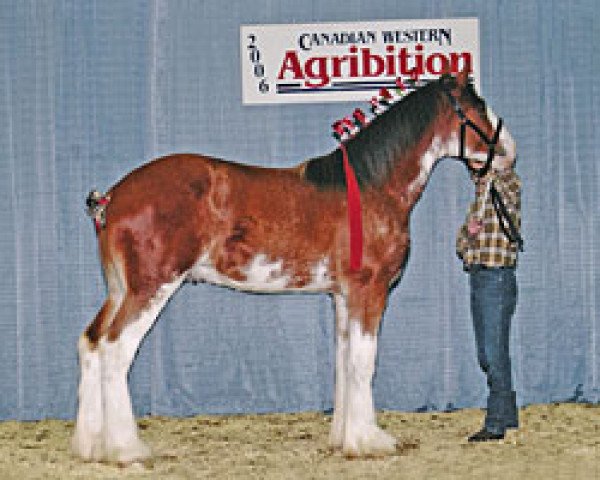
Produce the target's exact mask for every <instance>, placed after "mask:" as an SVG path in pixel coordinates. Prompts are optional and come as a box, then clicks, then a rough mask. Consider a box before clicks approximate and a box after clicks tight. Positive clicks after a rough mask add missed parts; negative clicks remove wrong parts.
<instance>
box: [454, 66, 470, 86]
mask: <svg viewBox="0 0 600 480" xmlns="http://www.w3.org/2000/svg"><path fill="white" fill-rule="evenodd" d="M469 73H470V71H469V68H468V67H467V66H465V68H463V69H462V71H460V72H458V74H457V75H456V85H457V86H458V88H461V89H463V88H465V87H466V86H467V85H468V83H469Z"/></svg>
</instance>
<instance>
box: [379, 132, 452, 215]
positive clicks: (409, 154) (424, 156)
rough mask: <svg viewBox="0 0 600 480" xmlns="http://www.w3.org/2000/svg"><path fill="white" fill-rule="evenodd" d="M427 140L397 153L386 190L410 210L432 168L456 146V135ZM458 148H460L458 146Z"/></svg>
mask: <svg viewBox="0 0 600 480" xmlns="http://www.w3.org/2000/svg"><path fill="white" fill-rule="evenodd" d="M426 138H427V140H425V141H423V142H419V143H418V144H416V145H414V146H413V147H411V148H409V149H407V150H406V151H404V152H401V153H399V154H398V158H397V159H396V161H395V162H394V165H395V167H394V169H393V171H392V173H391V175H390V178H389V181H388V182H387V183H386V185H385V188H386V190H387V191H388V192H389V194H390V195H391V196H392V197H394V198H396V199H397V201H398V202H400V203H401V204H402V205H401V206H402V207H403V208H406V207H408V208H409V209H410V208H412V206H413V205H414V204H415V203H416V202H417V201H418V200H419V197H420V196H421V193H422V192H423V190H424V188H425V186H426V185H427V182H428V180H429V177H430V175H431V172H432V170H433V167H434V166H435V164H436V163H437V162H438V161H439V160H440V159H441V158H442V157H444V156H448V155H450V154H451V152H452V149H453V148H454V147H455V144H456V145H457V143H458V142H457V140H456V138H455V136H454V135H450V134H445V135H439V134H430V135H428V136H427V137H426ZM456 148H458V147H456Z"/></svg>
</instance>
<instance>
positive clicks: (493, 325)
mask: <svg viewBox="0 0 600 480" xmlns="http://www.w3.org/2000/svg"><path fill="white" fill-rule="evenodd" d="M469 277H470V284H471V314H472V316H473V326H474V329H475V341H476V344H477V359H478V360H479V366H480V367H481V370H483V372H484V373H485V374H486V376H487V383H488V387H489V396H488V400H487V412H486V417H485V428H486V429H487V430H488V431H489V432H491V433H496V434H499V433H504V431H505V430H506V429H507V428H516V427H517V426H518V424H519V419H518V411H517V405H516V399H515V392H514V391H513V387H512V377H511V363H510V354H509V338H510V324H511V319H512V316H513V313H514V311H515V307H516V304H517V281H516V276H515V269H514V268H482V267H479V266H473V267H472V268H471V269H470V270H469Z"/></svg>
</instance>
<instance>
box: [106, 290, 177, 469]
mask: <svg viewBox="0 0 600 480" xmlns="http://www.w3.org/2000/svg"><path fill="white" fill-rule="evenodd" d="M181 282H182V280H181V279H178V280H177V281H175V282H173V283H170V284H166V285H163V286H162V287H161V289H160V290H159V291H158V293H157V295H156V296H155V297H154V299H153V300H152V301H151V302H150V305H149V307H148V308H147V309H146V310H144V311H142V312H141V314H140V316H139V318H137V319H135V320H134V321H133V322H132V323H130V324H129V325H127V326H126V327H125V328H124V329H123V331H122V332H121V334H120V335H119V337H118V338H117V339H116V340H115V341H114V342H110V341H108V340H106V339H102V340H101V342H100V356H101V361H102V389H103V392H104V397H103V398H104V404H103V407H104V430H103V436H104V445H105V458H106V459H107V460H109V461H116V462H120V463H131V462H135V461H138V460H143V459H145V458H148V457H149V456H150V455H151V452H150V448H149V447H148V446H147V445H146V444H145V443H144V442H142V441H141V440H140V438H139V436H138V429H137V424H136V421H135V417H134V415H133V409H132V405H131V398H130V396H129V389H128V386H127V374H128V372H129V369H130V367H131V364H132V362H133V359H134V357H135V354H136V352H137V350H138V347H139V345H140V342H141V341H142V339H143V338H144V336H145V335H146V334H147V333H148V330H150V328H151V327H152V325H153V324H154V321H155V320H156V317H157V316H158V314H159V313H160V311H161V310H162V308H163V307H164V306H165V304H166V303H167V301H168V300H169V298H170V297H171V295H172V294H173V293H174V292H175V291H176V290H177V288H179V286H180V285H181Z"/></svg>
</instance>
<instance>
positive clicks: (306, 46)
mask: <svg viewBox="0 0 600 480" xmlns="http://www.w3.org/2000/svg"><path fill="white" fill-rule="evenodd" d="M240 42H241V45H240V48H241V61H242V65H241V68H242V88H243V102H244V104H247V105H252V104H269V103H300V102H341V101H355V100H364V99H368V98H371V97H372V96H373V95H376V94H377V92H379V91H380V89H381V88H388V87H394V86H395V85H396V84H397V81H398V79H400V80H401V81H403V80H406V81H405V82H404V81H403V83H404V85H405V86H407V87H408V88H409V89H410V88H416V87H419V86H422V85H424V84H425V83H427V82H428V81H431V80H433V79H436V78H438V77H439V75H440V74H441V73H444V72H453V73H456V72H459V71H462V70H463V69H464V68H468V69H469V70H470V72H471V76H472V79H473V81H474V82H475V84H476V86H478V80H479V22H478V20H477V19H476V18H450V19H437V20H431V19H430V20H386V21H381V22H353V23H331V24H330V23H313V24H288V25H244V26H242V27H241V28H240Z"/></svg>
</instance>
